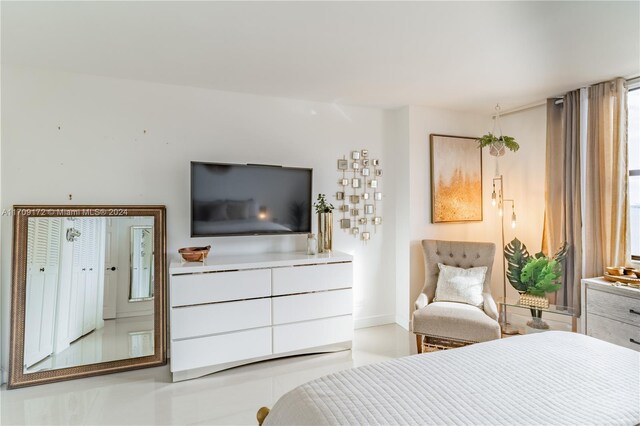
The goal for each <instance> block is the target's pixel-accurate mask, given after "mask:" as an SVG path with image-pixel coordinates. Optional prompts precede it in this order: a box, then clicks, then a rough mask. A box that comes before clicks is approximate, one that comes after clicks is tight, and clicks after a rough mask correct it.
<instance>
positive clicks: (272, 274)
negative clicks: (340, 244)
mask: <svg viewBox="0 0 640 426" xmlns="http://www.w3.org/2000/svg"><path fill="white" fill-rule="evenodd" d="M169 274H170V284H169V285H170V313H169V315H170V316H169V318H170V341H171V347H170V350H171V372H172V373H173V381H180V380H186V379H191V378H195V377H200V376H203V375H206V374H210V373H213V372H216V371H220V370H224V369H226V368H231V367H235V366H238V365H242V364H247V363H251V362H256V361H262V360H265V359H270V358H277V357H283V356H290V355H298V354H306V353H318V352H332V351H338V350H345V349H350V348H351V341H352V339H353V318H352V312H353V296H352V283H353V268H352V257H351V256H350V255H347V254H344V253H340V252H332V253H331V254H319V255H315V256H308V255H306V254H304V253H262V254H249V255H237V256H215V255H211V256H210V257H209V259H207V260H206V262H205V263H204V264H203V263H200V262H197V263H188V262H180V261H175V262H172V263H171V266H170V268H169Z"/></svg>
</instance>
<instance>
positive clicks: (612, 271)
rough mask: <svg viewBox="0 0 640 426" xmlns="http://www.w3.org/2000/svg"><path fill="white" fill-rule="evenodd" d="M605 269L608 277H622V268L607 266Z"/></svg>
mask: <svg viewBox="0 0 640 426" xmlns="http://www.w3.org/2000/svg"><path fill="white" fill-rule="evenodd" d="M605 269H606V270H607V274H609V275H616V276H617V275H624V268H623V267H622V266H607V267H606V268H605Z"/></svg>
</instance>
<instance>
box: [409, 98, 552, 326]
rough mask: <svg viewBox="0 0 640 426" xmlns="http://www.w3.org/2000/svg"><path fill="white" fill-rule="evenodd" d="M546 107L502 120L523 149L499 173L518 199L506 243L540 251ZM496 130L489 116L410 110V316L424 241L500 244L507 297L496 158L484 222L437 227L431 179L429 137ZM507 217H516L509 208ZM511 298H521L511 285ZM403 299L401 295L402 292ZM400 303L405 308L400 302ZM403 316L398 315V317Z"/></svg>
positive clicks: (504, 160)
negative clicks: (494, 199)
mask: <svg viewBox="0 0 640 426" xmlns="http://www.w3.org/2000/svg"><path fill="white" fill-rule="evenodd" d="M545 120H546V115H545V108H544V107H539V108H535V109H532V110H527V111H523V112H520V113H515V114H511V115H508V116H505V117H504V118H502V119H501V122H502V130H503V132H504V134H508V135H511V136H515V137H516V139H517V140H518V142H519V143H520V145H521V148H520V150H519V151H518V152H517V153H515V154H514V153H511V152H508V153H507V154H506V155H505V156H504V157H501V158H500V159H499V160H498V163H499V164H498V166H499V170H498V171H499V173H502V174H503V175H504V178H505V196H506V197H507V198H514V199H515V200H516V214H517V215H518V226H517V228H516V229H515V230H512V229H511V226H510V221H509V220H508V219H509V217H510V216H508V217H506V218H505V242H509V241H511V240H512V239H513V237H514V236H517V237H518V238H519V239H520V240H522V241H523V242H524V243H525V244H527V246H529V247H530V248H532V249H534V250H538V249H539V247H540V244H541V237H542V223H543V219H544V187H543V182H544V163H545V137H546V136H545V135H546V121H545ZM492 128H493V120H492V119H491V117H490V116H487V115H478V114H470V113H462V112H456V111H447V110H442V109H437V108H428V107H411V109H410V132H409V133H410V135H409V142H408V143H409V147H410V164H409V170H410V178H409V182H410V198H409V200H410V212H411V214H410V237H409V249H410V291H409V298H408V300H406V299H405V304H404V306H405V307H406V308H405V309H406V310H407V312H408V314H407V316H408V318H411V312H413V302H414V301H415V299H416V298H417V296H418V294H419V293H420V291H421V290H422V286H423V284H424V260H423V255H422V247H421V244H420V242H421V240H423V239H443V240H454V241H489V242H494V243H495V244H496V246H497V247H496V250H497V252H496V258H495V262H494V273H493V276H492V293H493V296H494V297H495V298H496V299H497V298H499V297H501V296H502V264H501V262H502V258H501V256H500V255H499V253H500V251H499V249H500V246H501V239H500V222H499V217H498V215H497V210H496V209H495V208H494V207H492V206H491V191H492V186H491V182H492V178H493V177H494V176H495V175H496V159H495V158H494V157H491V156H490V155H489V154H488V152H486V150H485V151H483V195H484V198H483V202H484V203H483V215H484V220H483V221H482V222H475V223H463V224H432V223H431V181H430V149H429V143H430V142H429V135H430V134H431V133H435V134H446V135H454V136H475V137H477V136H481V135H483V134H485V133H487V132H488V131H491V130H492ZM505 211H507V214H508V215H510V211H509V210H505ZM507 287H508V288H507V294H508V295H510V296H511V295H513V296H514V297H515V296H516V295H517V293H516V292H515V290H514V289H513V288H511V286H510V285H509V284H508V283H507ZM396 294H397V296H399V295H398V293H396ZM396 305H397V306H398V305H402V303H401V302H400V301H399V300H397V301H396ZM398 315H399V314H398V313H397V312H396V316H398Z"/></svg>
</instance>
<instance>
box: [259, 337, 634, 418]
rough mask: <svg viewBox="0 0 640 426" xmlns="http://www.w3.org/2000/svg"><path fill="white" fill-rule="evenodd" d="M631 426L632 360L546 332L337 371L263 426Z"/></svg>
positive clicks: (295, 393)
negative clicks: (409, 425)
mask: <svg viewBox="0 0 640 426" xmlns="http://www.w3.org/2000/svg"><path fill="white" fill-rule="evenodd" d="M638 423H640V353H639V352H635V351H632V350H630V349H626V348H623V347H620V346H615V345H613V344H610V343H606V342H603V341H601V340H597V339H594V338H591V337H587V336H584V335H581V334H576V333H566V332H559V331H549V332H545V333H538V334H533V335H526V336H517V337H510V338H506V339H502V340H495V341H491V342H486V343H479V344H476V345H472V346H467V347H464V348H460V349H454V350H450V351H441V352H436V353H428V354H422V355H414V356H409V357H404V358H399V359H395V360H391V361H387V362H382V363H379V364H373V365H368V366H365V367H360V368H355V369H350V370H345V371H341V372H338V373H335V374H331V375H328V376H325V377H322V378H319V379H317V380H313V381H311V382H309V383H306V384H304V385H302V386H299V387H297V388H296V389H294V390H292V391H291V392H289V393H287V394H286V395H284V396H283V397H282V398H280V399H279V400H278V402H277V403H276V404H275V406H274V407H273V409H272V410H271V413H270V414H269V415H268V416H267V419H266V421H265V423H264V424H265V426H267V425H269V426H271V425H355V424H359V425H376V424H377V425H406V424H415V425H426V424H431V425H450V424H473V425H534V424H536V425H537V424H544V425H570V424H572V425H590V424H621V425H635V424H638Z"/></svg>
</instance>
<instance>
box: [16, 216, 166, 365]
mask: <svg viewBox="0 0 640 426" xmlns="http://www.w3.org/2000/svg"><path fill="white" fill-rule="evenodd" d="M153 223H154V221H153V217H131V216H123V217H60V218H58V217H42V218H33V217H31V218H29V219H28V235H27V280H26V281H27V286H26V307H25V335H24V337H25V342H24V372H25V373H33V372H36V371H44V370H51V369H58V368H66V367H72V366H78V365H86V364H94V363H98V362H105V361H114V360H119V359H126V358H135V357H142V356H148V355H153V353H154V341H153V338H154V315H153V314H154V305H153V283H154V270H153V265H154V253H153V247H154V245H153V234H154V232H153Z"/></svg>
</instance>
